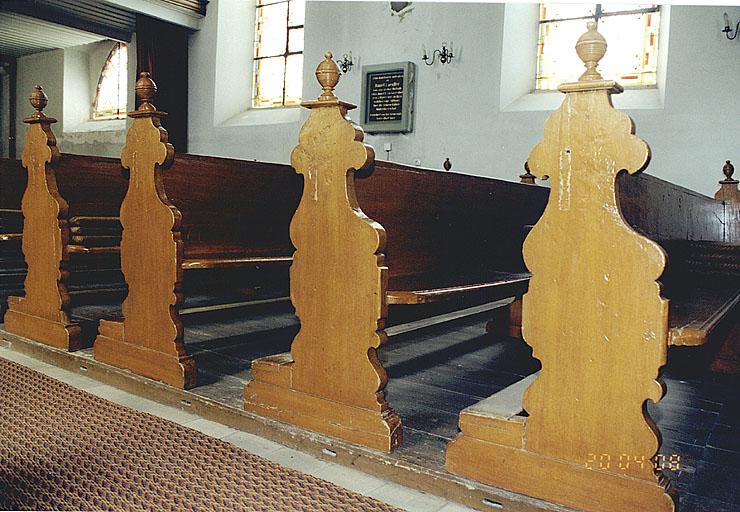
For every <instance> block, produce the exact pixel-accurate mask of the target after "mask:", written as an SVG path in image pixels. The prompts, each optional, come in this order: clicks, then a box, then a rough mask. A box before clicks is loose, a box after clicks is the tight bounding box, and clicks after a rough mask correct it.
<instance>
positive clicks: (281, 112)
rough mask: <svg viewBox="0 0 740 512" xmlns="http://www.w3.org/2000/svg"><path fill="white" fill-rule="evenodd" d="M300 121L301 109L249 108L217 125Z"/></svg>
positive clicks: (232, 125)
mask: <svg viewBox="0 0 740 512" xmlns="http://www.w3.org/2000/svg"><path fill="white" fill-rule="evenodd" d="M300 120H301V107H300V106H298V105H296V106H294V107H277V108H251V109H249V110H247V111H245V112H241V113H239V114H237V115H235V116H234V117H232V118H230V119H227V120H226V121H224V122H223V123H221V124H219V125H218V126H220V127H228V128H230V127H235V126H260V125H269V124H291V123H297V122H299V121H300Z"/></svg>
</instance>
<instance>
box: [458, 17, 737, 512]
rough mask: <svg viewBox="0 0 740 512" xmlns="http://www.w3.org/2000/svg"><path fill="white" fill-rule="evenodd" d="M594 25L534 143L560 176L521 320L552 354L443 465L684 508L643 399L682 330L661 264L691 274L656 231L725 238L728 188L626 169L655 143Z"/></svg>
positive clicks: (551, 492) (484, 415) (471, 424)
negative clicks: (716, 192) (639, 127)
mask: <svg viewBox="0 0 740 512" xmlns="http://www.w3.org/2000/svg"><path fill="white" fill-rule="evenodd" d="M588 28H589V29H588V32H586V34H584V35H583V36H581V38H580V39H579V40H578V43H577V45H576V49H577V52H578V55H579V57H581V59H582V60H583V61H584V63H585V65H586V72H585V73H584V74H583V75H582V76H581V78H580V79H579V81H578V82H574V83H566V84H563V85H561V86H560V90H561V91H562V92H564V93H565V95H566V96H565V99H564V101H563V105H562V106H561V107H560V109H559V110H558V111H556V112H555V113H554V114H553V115H552V116H551V117H550V118H549V119H548V120H547V122H546V124H545V137H544V140H543V142H541V143H540V144H538V145H537V146H536V147H535V148H534V150H533V151H532V153H531V154H530V158H529V164H530V167H531V169H532V172H533V173H534V175H535V176H538V177H541V176H543V175H545V174H549V175H550V176H552V185H553V186H552V190H551V196H550V198H549V201H548V205H547V208H546V210H545V213H544V215H543V216H542V218H541V219H540V220H539V221H538V223H537V224H536V225H535V227H534V228H533V230H532V232H531V234H530V235H529V237H528V238H527V239H526V241H525V244H524V257H525V261H526V263H527V267H528V268H529V269H530V270H531V271H532V278H531V280H530V286H529V290H528V292H527V293H526V294H525V295H524V298H523V323H522V328H523V335H524V339H525V340H526V342H527V343H528V344H530V345H531V346H532V347H533V355H534V357H536V358H537V359H539V360H540V361H541V362H542V370H541V371H540V372H539V373H538V374H536V375H533V376H530V377H528V378H527V379H525V381H521V382H519V383H516V384H515V385H514V386H511V387H509V388H507V389H506V390H503V391H502V392H500V393H497V394H496V395H494V396H492V397H490V398H488V399H486V400H483V401H482V402H480V403H478V404H475V405H473V406H471V407H468V408H467V409H465V410H463V411H462V412H461V414H460V429H461V433H460V434H459V435H458V436H457V437H456V438H455V439H454V440H453V441H452V442H451V443H450V444H449V446H448V449H447V460H446V467H447V469H448V470H449V471H451V472H453V473H456V474H458V475H461V476H464V477H468V478H472V479H474V480H478V481H481V482H485V483H488V484H492V485H496V486H499V487H502V488H505V489H509V490H512V491H514V492H518V493H522V494H527V495H529V496H534V497H537V498H542V499H545V500H548V501H551V502H554V503H557V504H560V505H564V506H568V507H572V508H576V509H578V510H585V511H602V512H603V511H624V510H650V511H673V510H674V509H675V506H676V502H675V492H674V490H673V489H672V487H671V485H670V482H669V481H668V479H667V477H666V476H665V475H664V474H663V473H662V468H660V467H658V466H657V463H656V460H657V459H656V458H655V455H656V453H657V451H658V448H659V444H660V436H659V432H658V429H657V427H656V426H655V424H654V423H653V422H652V420H651V419H650V417H649V415H648V413H647V410H646V407H645V402H646V400H648V399H649V400H652V401H653V402H657V401H659V400H660V399H661V398H662V396H663V395H664V386H663V384H662V382H661V381H660V380H659V372H660V368H661V367H662V366H663V365H664V364H665V363H666V358H667V352H668V347H669V345H670V344H671V343H678V342H679V341H678V340H680V339H682V337H683V335H684V333H681V332H677V334H676V337H675V338H672V337H671V333H672V332H674V329H672V328H671V318H672V317H675V316H676V313H675V312H673V310H672V309H670V308H669V303H670V302H671V301H669V300H668V299H666V298H665V295H664V294H663V292H664V291H670V290H669V289H670V287H671V286H672V285H671V286H669V285H666V286H665V288H664V287H663V286H662V285H661V282H660V281H659V280H660V279H662V280H664V281H666V280H668V279H669V276H671V277H670V279H682V280H684V279H686V274H685V273H682V272H681V271H680V269H674V268H670V270H669V271H668V272H667V273H664V270H665V269H666V263H667V258H666V251H665V250H664V249H663V248H662V247H661V245H659V244H658V243H657V242H656V241H654V240H651V238H654V239H655V240H661V241H662V243H663V244H664V245H666V246H669V245H670V244H671V242H676V243H677V245H678V246H679V247H683V248H684V253H683V254H691V251H686V250H685V248H686V247H689V248H691V247H694V246H697V245H698V246H703V247H704V248H705V249H706V248H707V247H708V246H712V245H714V244H717V243H720V242H718V241H717V239H719V240H721V239H722V236H723V235H722V230H721V229H719V227H720V226H721V224H722V222H721V221H722V218H721V217H718V216H717V213H718V209H717V207H718V205H720V203H717V202H713V201H711V200H710V199H709V198H706V197H704V196H701V195H700V194H696V193H693V192H691V191H687V190H686V189H682V188H681V187H676V186H674V185H670V184H667V183H666V182H663V181H662V180H658V179H657V178H654V177H650V176H646V175H642V176H640V177H634V176H630V175H629V174H635V173H638V172H640V171H642V170H643V169H644V168H645V167H646V165H647V163H648V160H649V154H650V153H649V149H648V147H647V145H646V144H645V143H644V142H643V141H642V140H640V139H639V138H637V137H636V136H635V135H634V125H633V124H632V121H631V120H630V119H629V117H628V116H627V115H625V114H623V113H621V112H619V111H617V110H615V109H614V108H613V107H612V104H611V95H612V94H617V93H620V92H622V88H621V86H619V85H618V84H617V83H616V82H613V81H610V80H604V79H603V78H602V77H601V75H599V74H598V72H597V71H596V65H597V63H598V61H599V60H600V59H601V58H602V57H603V55H604V53H605V51H606V42H605V41H604V39H603V37H601V35H600V34H598V32H597V31H596V24H595V23H593V22H590V23H588ZM584 134H585V135H584ZM625 170H626V172H623V171H625ZM628 173H629V174H628ZM645 235H647V236H645ZM648 236H649V237H650V238H648ZM707 240H708V242H707ZM671 254H673V255H674V261H673V263H672V266H673V265H677V266H682V265H683V264H684V263H682V260H681V258H680V254H681V252H680V250H678V252H677V251H676V249H674V248H670V250H669V251H668V255H669V257H670V255H671ZM553 255H556V257H553ZM689 259H690V258H689ZM674 272H677V273H675V274H674ZM672 274H673V275H672ZM690 284H691V286H689V287H688V288H693V289H694V293H695V295H694V297H696V293H697V290H698V289H700V288H697V283H696V282H692V283H690ZM701 284H702V285H706V284H705V283H701ZM735 286H737V282H736V284H735ZM677 296H678V294H676V293H675V292H674V298H673V302H674V303H676V302H677V301H676V297H677Z"/></svg>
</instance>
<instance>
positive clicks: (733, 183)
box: [714, 162, 740, 244]
mask: <svg viewBox="0 0 740 512" xmlns="http://www.w3.org/2000/svg"><path fill="white" fill-rule="evenodd" d="M728 164H729V162H728ZM719 185H720V188H719V190H718V191H717V193H716V194H715V195H714V198H715V199H716V200H717V201H719V202H720V203H722V208H723V210H724V219H725V222H724V241H725V242H728V243H732V244H740V189H738V183H737V180H735V179H732V177H729V178H727V179H725V180H722V181H720V182H719Z"/></svg>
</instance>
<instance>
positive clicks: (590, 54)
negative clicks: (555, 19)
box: [576, 21, 606, 82]
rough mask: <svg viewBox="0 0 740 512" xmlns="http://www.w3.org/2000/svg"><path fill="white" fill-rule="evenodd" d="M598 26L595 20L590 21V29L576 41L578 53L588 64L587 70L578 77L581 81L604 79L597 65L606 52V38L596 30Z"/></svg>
mask: <svg viewBox="0 0 740 512" xmlns="http://www.w3.org/2000/svg"><path fill="white" fill-rule="evenodd" d="M597 26H598V25H597V24H596V22H595V21H589V22H588V23H587V24H586V28H587V29H588V30H587V31H586V33H585V34H583V35H582V36H581V37H579V38H578V41H577V42H576V53H577V54H578V57H580V59H581V60H582V61H583V63H584V64H585V65H586V71H585V72H584V73H583V74H582V75H581V77H580V78H579V79H578V80H579V81H581V82H589V81H593V80H602V79H603V78H602V76H601V74H600V73H599V72H598V71H597V70H596V66H597V65H598V64H599V61H600V60H601V59H602V58H603V57H604V54H605V53H606V39H604V36H602V35H601V34H599V32H598V30H596V29H597Z"/></svg>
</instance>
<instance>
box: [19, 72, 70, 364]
mask: <svg viewBox="0 0 740 512" xmlns="http://www.w3.org/2000/svg"><path fill="white" fill-rule="evenodd" d="M29 100H30V102H31V105H32V106H33V107H34V108H35V109H36V111H35V112H34V113H33V114H32V115H31V116H30V117H27V118H26V119H24V120H23V122H24V123H26V124H28V125H29V127H28V134H27V136H26V142H25V146H24V149H23V158H22V162H23V167H25V168H26V169H27V170H28V184H27V186H26V190H25V192H24V194H23V199H22V202H21V209H22V210H23V217H24V223H23V242H22V247H23V254H24V256H25V259H26V262H27V263H28V274H27V275H26V279H25V285H24V286H25V293H26V294H25V297H16V296H11V297H8V311H7V312H6V313H5V329H6V330H7V331H8V332H12V333H13V334H17V335H19V336H23V337H25V338H30V339H32V340H34V341H38V342H40V343H44V344H47V345H51V346H53V347H56V348H61V349H65V350H78V349H80V348H82V347H81V345H80V337H81V336H80V335H81V329H80V326H79V325H78V324H76V323H74V322H72V319H71V317H70V298H69V294H68V292H67V287H66V285H65V280H66V278H67V276H68V274H69V273H68V271H67V264H68V262H69V255H68V254H67V253H66V251H65V250H64V247H65V246H66V242H67V240H69V228H68V226H67V220H66V218H67V211H68V206H67V203H66V202H65V200H64V199H63V198H62V197H61V195H60V194H59V191H58V189H57V183H56V177H55V174H54V169H53V166H54V165H55V164H56V163H58V162H59V159H60V158H61V154H60V153H59V149H58V148H57V146H56V138H55V137H54V134H53V133H52V131H51V125H52V124H53V123H55V122H56V119H52V118H50V117H47V116H46V114H44V112H43V109H44V107H46V105H47V103H48V98H47V96H46V94H45V93H44V91H43V89H42V88H41V86H40V85H37V86H36V87H35V89H34V91H33V93H32V94H31V96H30V98H29Z"/></svg>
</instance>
